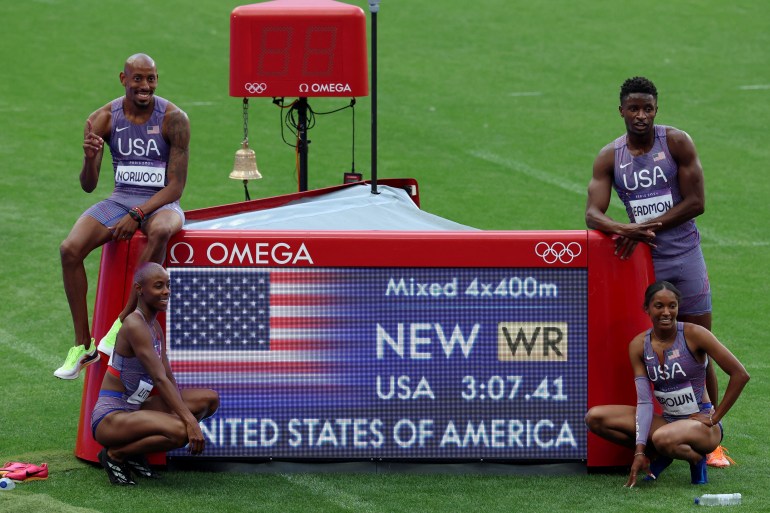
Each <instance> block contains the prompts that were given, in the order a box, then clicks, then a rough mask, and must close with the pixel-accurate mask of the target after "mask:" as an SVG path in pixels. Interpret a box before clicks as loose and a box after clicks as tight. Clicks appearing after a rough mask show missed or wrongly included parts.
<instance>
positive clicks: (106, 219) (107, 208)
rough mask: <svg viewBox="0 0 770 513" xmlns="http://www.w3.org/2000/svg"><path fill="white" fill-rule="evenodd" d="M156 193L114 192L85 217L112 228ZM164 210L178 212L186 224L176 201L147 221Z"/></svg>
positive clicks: (164, 206)
mask: <svg viewBox="0 0 770 513" xmlns="http://www.w3.org/2000/svg"><path fill="white" fill-rule="evenodd" d="M155 192H156V191H154V190H151V191H148V193H147V194H125V193H120V192H113V193H112V196H110V197H109V198H107V199H105V200H102V201H100V202H99V203H97V204H96V205H93V206H92V207H90V208H89V209H88V210H86V211H85V212H83V215H82V216H81V217H83V216H91V217H93V218H94V219H96V220H97V221H99V222H100V223H101V224H103V225H104V226H106V227H107V228H110V227H112V226H115V224H117V222H118V221H119V220H120V219H121V218H122V217H123V216H125V215H126V214H128V211H129V210H131V209H132V208H133V207H135V206H137V205H141V204H142V203H144V202H145V201H147V200H148V199H150V198H151V197H152V196H153V195H154V194H155ZM162 210H171V211H173V212H176V213H177V215H178V216H179V217H180V218H181V219H182V224H184V212H183V211H182V208H181V207H180V206H179V202H178V201H175V202H173V203H167V204H166V205H163V206H162V207H160V208H159V209H157V210H155V211H154V212H152V213H151V214H149V215H148V216H147V219H150V218H151V217H152V216H154V215H155V214H157V213H158V212H160V211H162Z"/></svg>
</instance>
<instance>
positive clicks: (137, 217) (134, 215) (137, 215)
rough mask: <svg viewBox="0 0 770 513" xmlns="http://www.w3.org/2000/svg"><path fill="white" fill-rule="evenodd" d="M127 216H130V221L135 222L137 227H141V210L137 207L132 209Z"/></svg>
mask: <svg viewBox="0 0 770 513" xmlns="http://www.w3.org/2000/svg"><path fill="white" fill-rule="evenodd" d="M128 215H130V216H131V219H133V220H134V221H136V222H137V223H138V224H139V226H141V225H142V221H144V212H142V209H141V208H139V207H133V208H132V209H131V210H129V211H128Z"/></svg>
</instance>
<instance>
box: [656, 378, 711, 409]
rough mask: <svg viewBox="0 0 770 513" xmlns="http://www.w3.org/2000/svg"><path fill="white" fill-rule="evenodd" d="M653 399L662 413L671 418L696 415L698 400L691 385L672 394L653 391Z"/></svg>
mask: <svg viewBox="0 0 770 513" xmlns="http://www.w3.org/2000/svg"><path fill="white" fill-rule="evenodd" d="M655 398H656V399H657V400H658V402H659V403H660V405H661V406H662V407H663V411H664V412H665V413H666V414H668V415H672V416H682V415H692V414H693V413H698V412H699V411H700V408H699V407H698V399H697V398H696V397H695V391H694V390H693V389H692V385H687V386H686V387H685V388H680V389H679V390H674V391H673V392H660V391H658V390H656V391H655Z"/></svg>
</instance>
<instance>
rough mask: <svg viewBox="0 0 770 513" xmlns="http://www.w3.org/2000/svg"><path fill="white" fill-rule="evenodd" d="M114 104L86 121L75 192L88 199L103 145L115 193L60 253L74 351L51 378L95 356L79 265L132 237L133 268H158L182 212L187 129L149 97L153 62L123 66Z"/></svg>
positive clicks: (141, 57) (105, 343)
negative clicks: (121, 92) (142, 242)
mask: <svg viewBox="0 0 770 513" xmlns="http://www.w3.org/2000/svg"><path fill="white" fill-rule="evenodd" d="M120 83H121V84H122V85H123V87H124V88H125V96H121V97H120V98H117V99H115V100H113V101H111V102H109V103H107V104H106V105H105V106H103V107H101V108H100V109H98V110H97V111H95V112H94V113H93V114H91V115H90V116H89V117H88V120H87V121H86V125H85V133H84V141H83V151H84V157H83V168H82V170H81V171H80V186H81V187H82V188H83V190H84V191H86V192H89V193H90V192H92V191H93V190H94V189H95V188H96V185H97V183H98V180H99V173H100V170H101V165H102V157H103V156H104V144H105V142H106V143H107V144H108V145H109V147H110V153H111V154H112V165H113V169H112V171H113V173H114V178H115V189H114V190H113V192H112V195H111V196H110V197H109V198H107V199H105V200H103V201H100V202H99V203H97V204H95V205H93V206H92V207H90V208H89V209H88V210H86V211H85V212H84V213H83V214H82V215H81V216H80V218H79V219H78V220H77V221H76V222H75V225H74V226H73V227H72V230H71V231H70V233H69V235H68V236H67V238H66V239H65V240H64V242H62V244H61V246H60V253H61V263H62V277H63V280H64V291H65V293H66V295H67V301H68V302H69V306H70V311H71V313H72V322H73V325H74V329H75V341H74V345H73V346H72V347H71V348H70V349H69V352H68V354H67V359H66V361H65V362H64V364H63V365H62V366H61V367H59V368H58V369H56V371H55V372H54V376H56V377H58V378H61V379H75V378H77V377H78V375H79V374H80V371H81V370H82V369H83V368H84V367H85V366H87V365H89V364H91V363H93V362H95V361H96V360H97V359H98V358H99V355H98V352H97V347H96V343H95V340H94V339H93V338H91V331H90V327H89V322H88V306H87V304H86V294H87V291H88V281H87V277H86V271H85V267H84V265H83V261H84V260H85V258H86V257H87V256H88V255H89V254H90V253H91V251H93V250H94V249H96V248H98V247H100V246H102V245H103V244H105V243H107V242H110V241H115V242H127V241H129V240H130V239H131V237H132V236H133V235H134V233H135V232H136V231H137V230H142V232H144V234H145V235H146V236H147V246H146V247H145V249H144V251H143V252H142V254H141V255H140V257H139V262H137V265H139V264H141V263H143V262H148V261H151V262H156V263H160V264H162V263H163V260H164V259H165V256H166V246H167V244H168V241H169V239H170V238H171V237H172V236H173V235H174V234H175V233H177V232H178V231H179V230H181V228H182V225H183V224H184V212H183V211H182V209H181V207H180V206H179V199H180V198H181V196H182V192H183V191H184V186H185V182H186V181H187V164H188V160H189V146H190V122H189V120H188V119H187V114H185V113H184V111H182V110H181V109H179V107H177V106H176V105H174V104H173V103H171V102H169V101H168V100H166V99H164V98H161V97H160V96H156V95H155V88H156V87H157V85H158V71H157V68H156V66H155V61H153V59H152V58H151V57H149V56H148V55H145V54H142V53H138V54H135V55H132V56H131V57H129V58H128V59H127V60H126V63H125V66H124V68H123V71H122V72H121V73H120ZM131 294H132V295H131V297H130V298H129V300H128V303H127V304H126V305H125V308H124V309H123V311H122V312H121V313H120V315H119V317H118V319H117V320H116V321H115V324H114V325H113V327H112V328H111V329H110V331H109V333H108V334H107V335H106V336H105V337H104V338H103V339H102V340H101V341H100V343H99V350H100V351H102V352H104V353H106V354H108V355H111V354H112V349H113V347H114V344H115V336H116V335H117V332H118V330H119V329H120V326H121V323H122V320H123V319H124V318H125V317H126V316H127V315H128V314H129V313H131V312H132V311H133V310H134V309H135V308H136V303H137V298H136V295H135V292H133V291H132V293H131Z"/></svg>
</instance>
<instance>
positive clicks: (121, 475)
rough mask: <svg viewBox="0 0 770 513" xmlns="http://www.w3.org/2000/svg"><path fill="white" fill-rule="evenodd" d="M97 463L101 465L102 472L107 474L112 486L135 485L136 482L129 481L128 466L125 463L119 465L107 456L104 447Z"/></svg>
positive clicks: (129, 472)
mask: <svg viewBox="0 0 770 513" xmlns="http://www.w3.org/2000/svg"><path fill="white" fill-rule="evenodd" d="M99 463H101V464H102V467H104V470H105V471H106V472H107V477H109V478H110V483H112V484H114V485H135V484H136V482H134V480H133V479H131V471H130V470H129V469H128V465H126V463H125V462H123V463H121V462H119V461H115V460H113V459H112V458H110V457H109V456H107V448H106V447H105V448H104V449H102V450H101V451H100V452H99Z"/></svg>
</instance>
